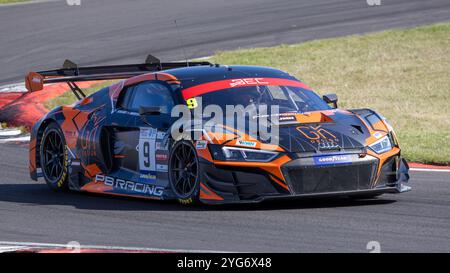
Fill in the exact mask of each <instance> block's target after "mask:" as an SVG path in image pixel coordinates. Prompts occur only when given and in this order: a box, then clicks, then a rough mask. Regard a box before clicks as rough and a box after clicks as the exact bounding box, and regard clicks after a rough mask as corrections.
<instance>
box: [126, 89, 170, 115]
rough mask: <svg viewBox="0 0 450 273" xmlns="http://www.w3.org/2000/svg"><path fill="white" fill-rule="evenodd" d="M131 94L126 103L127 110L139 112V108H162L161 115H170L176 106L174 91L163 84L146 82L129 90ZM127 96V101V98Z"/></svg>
mask: <svg viewBox="0 0 450 273" xmlns="http://www.w3.org/2000/svg"><path fill="white" fill-rule="evenodd" d="M127 93H131V94H132V95H131V97H130V99H129V100H128V101H127V102H126V103H127V107H126V108H127V109H128V110H130V111H133V112H138V111H139V107H141V106H144V107H157V106H159V107H161V113H163V114H170V112H171V111H172V108H173V106H174V101H173V97H172V91H171V90H170V89H169V88H168V87H167V86H165V85H163V84H161V83H151V82H144V83H141V84H138V85H136V86H134V87H133V88H132V89H129V90H127ZM127 96H129V94H128V95H126V96H125V98H124V99H125V101H126V97H127Z"/></svg>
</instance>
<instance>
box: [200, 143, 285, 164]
mask: <svg viewBox="0 0 450 273" xmlns="http://www.w3.org/2000/svg"><path fill="white" fill-rule="evenodd" d="M209 147H210V149H211V152H212V155H213V157H214V159H216V160H223V161H248V162H269V161H271V160H273V159H274V158H275V157H276V156H277V155H278V152H273V151H265V150H253V149H245V148H236V147H227V146H220V145H209Z"/></svg>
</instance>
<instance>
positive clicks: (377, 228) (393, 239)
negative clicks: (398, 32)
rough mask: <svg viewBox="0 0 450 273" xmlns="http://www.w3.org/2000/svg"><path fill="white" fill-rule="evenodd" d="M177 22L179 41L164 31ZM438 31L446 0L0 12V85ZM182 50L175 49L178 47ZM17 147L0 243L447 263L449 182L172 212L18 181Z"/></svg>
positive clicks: (112, 3) (1, 197)
mask: <svg viewBox="0 0 450 273" xmlns="http://www.w3.org/2000/svg"><path fill="white" fill-rule="evenodd" d="M175 19H176V20H177V22H178V26H179V28H180V32H181V33H182V39H181V40H180V37H179V36H178V35H177V31H176V29H175V26H174V24H173V20H175ZM448 20H450V2H449V1H446V0H436V1H420V0H399V1H393V0H392V1H388V0H382V5H381V6H379V7H369V6H368V5H367V4H366V2H365V1H364V0H352V1H336V0H329V1H328V0H316V1H298V0H295V1H267V0H248V1H241V0H239V1H235V0H227V1H209V0H185V1H167V0H166V1H155V2H150V1H143V0H135V1H119V0H108V1H106V0H105V1H101V0H82V5H81V6H79V7H74V6H67V5H66V4H65V2H64V1H56V2H47V3H36V4H26V5H14V6H4V7H0V34H1V35H0V46H1V50H0V64H1V65H0V84H6V83H11V82H16V81H19V80H21V79H22V78H23V75H24V74H25V73H26V72H27V71H29V70H36V69H46V68H54V67H58V66H60V65H61V63H62V61H63V60H64V59H65V58H70V59H72V60H74V61H76V62H78V63H80V64H82V65H94V64H107V63H125V62H134V61H136V62H139V61H142V60H143V58H144V57H145V56H146V54H148V53H152V54H154V55H156V56H158V57H160V58H161V59H163V60H180V59H183V50H182V46H181V44H184V45H186V46H185V50H186V53H187V57H188V58H193V57H201V56H207V55H210V54H212V53H214V52H215V51H216V50H225V49H234V48H238V47H253V46H269V45H275V44H280V43H295V42H301V41H305V40H310V39H317V38H326V37H333V36H341V35H347V34H357V33H365V32H372V31H378V30H383V29H388V28H394V27H412V26H416V25H423V24H428V23H433V22H439V21H448ZM181 41H182V42H181ZM27 161H28V153H27V148H26V147H24V146H17V145H12V144H2V145H0V241H18V242H39V243H60V244H64V243H67V242H70V241H78V242H80V243H81V244H89V245H110V246H124V247H126V246H129V247H152V248H165V249H167V248H170V249H191V250H211V251H262V252H272V251H275V252H285V251H286V252H298V251H301V252H308V251H325V252H330V251H339V252H341V251H343V252H345V251H355V252H367V251H368V250H367V249H366V245H367V243H368V242H370V241H378V242H379V243H380V245H381V251H384V252H397V251H407V252H422V251H432V252H438V251H445V252H450V233H449V230H450V207H449V206H450V187H449V185H450V174H449V173H443V172H412V173H411V176H412V178H411V186H412V187H413V191H412V192H409V193H405V194H401V195H383V196H382V197H380V198H378V199H375V200H366V201H350V200H347V199H342V200H314V201H282V202H281V201H277V202H270V203H264V204H260V205H251V206H250V205H245V206H220V207H194V208H189V207H183V206H181V205H178V204H176V203H172V202H169V203H166V202H154V201H142V200H133V199H126V198H117V197H105V196H97V195H92V194H80V193H61V194H56V193H53V192H51V191H50V190H48V189H47V187H46V185H45V184H44V183H43V182H42V181H41V182H39V183H36V182H34V181H31V180H30V179H29V177H28V167H27Z"/></svg>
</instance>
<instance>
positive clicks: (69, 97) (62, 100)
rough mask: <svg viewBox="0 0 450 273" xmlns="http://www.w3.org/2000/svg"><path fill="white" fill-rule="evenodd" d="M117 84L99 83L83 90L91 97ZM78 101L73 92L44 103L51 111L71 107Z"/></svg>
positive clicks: (111, 82)
mask: <svg viewBox="0 0 450 273" xmlns="http://www.w3.org/2000/svg"><path fill="white" fill-rule="evenodd" d="M115 82H117V81H104V82H99V83H96V84H94V85H92V86H91V87H90V88H82V90H83V92H84V93H85V94H86V96H89V95H90V94H92V93H94V92H96V91H98V90H100V89H102V88H103V87H106V86H109V85H112V84H113V83H115ZM76 101H78V99H77V98H76V97H75V95H74V94H73V93H72V92H65V93H64V94H62V95H61V96H59V97H56V98H54V99H51V100H48V101H46V102H44V107H45V108H47V109H49V110H51V109H53V108H55V107H57V106H60V105H70V104H72V103H74V102H76Z"/></svg>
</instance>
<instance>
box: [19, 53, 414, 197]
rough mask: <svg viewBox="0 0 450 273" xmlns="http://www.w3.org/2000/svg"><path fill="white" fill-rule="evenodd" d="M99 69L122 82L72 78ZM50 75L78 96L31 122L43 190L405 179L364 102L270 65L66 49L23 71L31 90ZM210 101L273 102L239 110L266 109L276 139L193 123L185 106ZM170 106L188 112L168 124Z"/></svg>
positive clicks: (366, 191)
mask: <svg viewBox="0 0 450 273" xmlns="http://www.w3.org/2000/svg"><path fill="white" fill-rule="evenodd" d="M107 79H121V81H119V82H118V83H116V84H113V85H111V86H110V87H106V88H103V89H101V90H99V91H97V92H95V93H93V94H92V95H90V96H87V97H85V96H84V93H83V91H82V90H81V89H80V88H79V87H78V85H77V84H76V82H79V81H91V80H107ZM57 82H66V83H68V85H69V86H70V88H71V89H72V91H73V92H74V94H75V95H76V96H77V97H78V98H79V99H80V100H79V101H78V102H76V103H75V104H73V105H71V106H61V107H57V108H55V109H53V110H52V111H51V112H49V113H48V114H47V115H45V116H44V117H43V118H42V119H41V120H40V121H38V122H37V123H36V124H35V125H34V127H33V129H32V133H31V143H30V162H29V166H30V175H31V178H32V179H34V180H37V179H38V177H43V178H44V179H45V181H46V183H47V184H48V186H49V187H50V188H52V189H54V190H63V189H71V190H76V191H86V192H94V193H105V194H112V195H122V196H134V197H141V198H150V199H164V200H169V199H177V200H179V201H180V202H181V203H193V202H196V201H200V202H202V203H208V204H217V203H239V202H259V201H262V200H265V199H272V198H301V197H318V196H335V195H336V196H355V197H358V198H366V197H373V196H377V195H380V194H383V193H400V192H404V191H407V190H409V189H410V187H408V186H406V185H405V183H406V182H408V178H409V176H408V165H407V163H406V161H405V160H404V159H403V158H402V157H401V150H400V147H399V144H398V141H397V137H396V135H395V133H394V131H393V129H392V127H391V126H390V125H389V123H388V122H387V121H386V119H384V118H383V117H382V116H381V115H380V114H378V113H376V112H375V111H372V110H369V109H356V110H344V109H338V108H337V97H336V95H334V94H330V95H325V96H323V98H320V97H319V96H318V95H317V94H315V93H314V92H313V91H312V90H311V89H310V88H309V87H308V86H306V85H305V84H304V83H303V82H301V81H299V80H297V79H296V78H294V77H292V76H290V75H289V74H287V73H285V72H282V71H279V70H276V69H272V68H265V67H256V66H224V65H216V64H210V63H208V62H185V63H161V62H160V61H159V60H158V59H157V58H155V57H153V56H151V55H150V56H149V57H148V58H147V60H146V62H145V63H143V64H131V65H115V66H98V67H78V66H77V65H76V64H75V63H73V62H71V61H68V60H67V61H66V62H65V63H64V66H63V68H62V69H57V70H50V71H42V72H37V73H36V72H31V73H29V75H28V76H27V77H26V86H27V88H28V90H29V91H30V92H33V91H36V90H41V89H43V87H44V84H48V83H57ZM212 105H216V106H217V107H218V109H222V110H225V109H226V108H227V107H228V106H230V105H231V106H234V105H243V106H244V107H247V106H249V105H259V106H261V105H265V106H276V107H278V112H277V113H275V112H267V113H266V114H265V115H264V114H262V113H260V112H255V113H253V114H252V113H249V114H246V115H245V116H240V117H239V118H240V119H242V120H259V119H260V118H262V117H265V118H267V119H268V124H269V125H270V126H276V127H277V130H278V131H277V132H278V133H277V135H276V136H273V137H272V139H271V141H272V140H276V144H273V142H271V141H270V142H269V141H268V139H267V138H264V137H263V134H260V132H259V131H256V133H255V132H248V133H247V132H244V131H240V130H238V129H235V128H233V127H230V126H227V124H221V123H220V122H212V123H211V122H210V123H209V124H208V123H204V120H205V118H204V117H202V116H201V115H200V116H199V115H197V114H195V112H196V111H198V112H200V113H202V112H205V111H207V110H208V107H209V106H212ZM177 106H184V107H187V109H188V111H187V114H192V119H190V120H189V121H188V122H187V123H186V121H183V122H184V123H183V122H181V123H183V124H184V125H186V124H187V125H186V127H185V128H187V129H186V130H184V131H178V132H182V133H180V134H178V135H177V134H174V133H173V132H174V130H173V128H174V125H175V124H177V123H180V121H179V116H177V117H174V116H173V114H171V113H172V111H173V109H174V108H175V107H177ZM223 115H224V116H227V117H228V113H227V114H223ZM269 125H268V126H269ZM274 128H275V127H274ZM220 129H222V130H223V132H224V133H223V134H221V135H220V134H218V132H219V131H220ZM193 133H195V134H197V135H198V138H194V137H193Z"/></svg>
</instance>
